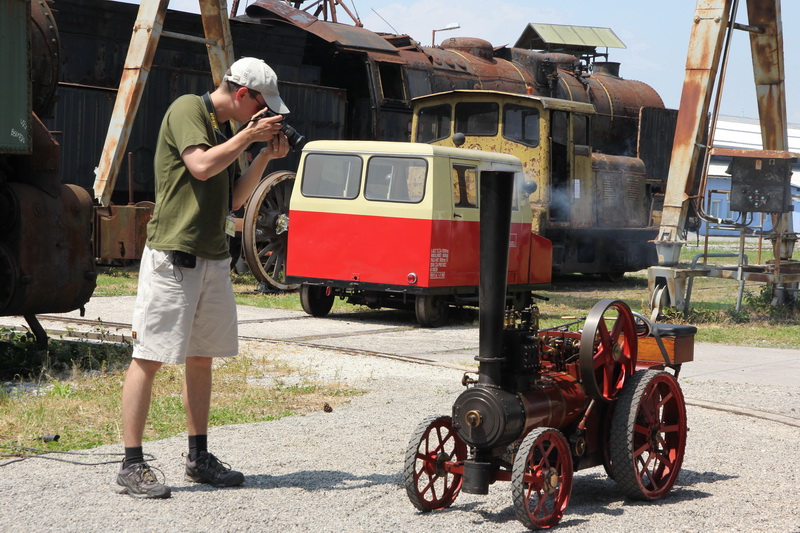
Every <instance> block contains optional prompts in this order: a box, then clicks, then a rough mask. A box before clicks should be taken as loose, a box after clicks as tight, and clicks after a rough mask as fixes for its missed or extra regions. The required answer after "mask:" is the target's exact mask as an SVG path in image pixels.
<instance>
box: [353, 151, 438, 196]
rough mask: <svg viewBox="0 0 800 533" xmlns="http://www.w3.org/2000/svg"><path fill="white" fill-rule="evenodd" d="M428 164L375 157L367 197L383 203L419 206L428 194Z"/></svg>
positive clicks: (408, 158) (421, 160) (367, 182)
mask: <svg viewBox="0 0 800 533" xmlns="http://www.w3.org/2000/svg"><path fill="white" fill-rule="evenodd" d="M427 173H428V163H427V161H425V160H424V159H418V158H411V157H378V156H376V157H372V158H370V160H369V162H368V163H367V180H366V184H365V186H364V196H365V197H366V199H367V200H375V201H382V202H404V203H417V202H419V201H421V200H422V197H423V195H424V193H425V175H426V174H427Z"/></svg>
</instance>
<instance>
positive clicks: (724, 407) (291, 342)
mask: <svg viewBox="0 0 800 533" xmlns="http://www.w3.org/2000/svg"><path fill="white" fill-rule="evenodd" d="M38 318H40V319H42V320H46V321H50V322H64V323H67V324H82V325H95V326H108V327H116V328H128V329H129V328H130V327H131V325H130V324H126V323H124V322H105V321H103V320H97V319H87V318H72V317H61V316H54V315H38ZM299 318H307V317H302V316H301V317H276V318H265V319H251V320H244V321H241V322H240V323H248V324H252V323H258V322H277V321H281V320H297V319H299ZM7 329H9V330H12V331H25V328H20V327H10V328H7ZM45 329H46V330H47V333H48V335H50V336H51V337H60V338H63V337H70V338H76V339H95V340H100V341H106V342H108V341H111V342H119V343H129V342H130V340H131V339H130V337H129V336H126V335H120V334H114V333H106V332H91V331H77V330H74V329H54V328H50V327H48V328H45ZM408 329H410V328H409V326H398V327H396V328H381V329H378V330H371V331H358V332H353V333H349V334H347V333H337V334H333V335H329V336H327V337H329V338H342V337H348V336H356V335H371V334H377V333H386V332H387V331H395V330H396V331H403V330H408ZM321 337H323V336H322V335H314V336H309V337H295V338H288V339H265V338H263V337H253V336H248V335H239V338H240V339H241V340H244V341H251V342H265V343H270V344H283V345H288V346H302V347H304V348H313V349H317V350H328V351H334V352H339V353H342V354H347V355H362V356H368V357H378V358H381V359H389V360H392V361H398V362H401V363H412V364H418V365H427V366H436V367H441V368H449V369H452V370H458V371H462V372H463V371H469V370H470V369H472V368H473V367H472V366H471V365H469V364H466V363H464V364H458V363H447V362H443V361H436V360H434V359H428V358H425V357H422V356H417V355H401V354H393V353H389V352H379V351H375V350H364V349H361V348H347V347H343V346H332V345H330V344H322V343H317V342H309V340H308V339H313V338H321ZM686 405H691V406H693V407H699V408H701V409H712V410H715V411H722V412H726V413H731V414H735V415H740V416H747V417H750V418H759V419H762V420H769V421H771V422H777V423H779V424H784V425H788V426H793V427H800V418H795V417H791V416H786V415H781V414H778V413H770V412H767V411H759V410H756V409H750V408H746V407H740V406H736V405H729V404H724V403H720V402H707V401H704V400H690V399H686Z"/></svg>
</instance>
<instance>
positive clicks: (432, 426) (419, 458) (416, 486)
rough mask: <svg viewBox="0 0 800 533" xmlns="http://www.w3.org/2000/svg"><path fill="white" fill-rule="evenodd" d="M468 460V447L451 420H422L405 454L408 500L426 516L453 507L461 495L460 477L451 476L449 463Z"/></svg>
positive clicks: (438, 418) (441, 418)
mask: <svg viewBox="0 0 800 533" xmlns="http://www.w3.org/2000/svg"><path fill="white" fill-rule="evenodd" d="M466 458H467V445H466V444H464V441H462V440H461V438H460V437H459V436H458V435H457V434H456V432H455V431H454V430H453V422H452V419H451V418H450V417H449V416H432V417H429V418H426V419H425V420H423V421H422V422H421V423H420V424H419V426H417V429H416V430H415V431H414V434H413V435H412V436H411V440H410V441H409V442H408V448H407V450H406V457H405V468H404V470H403V481H404V483H405V486H406V493H407V494H408V499H409V500H411V503H412V504H414V507H416V508H417V509H419V510H420V511H423V512H428V511H433V510H436V509H445V508H447V507H450V505H452V503H453V502H454V501H455V499H456V497H457V496H458V493H459V492H460V491H461V482H462V476H461V474H455V473H452V472H449V471H448V470H447V469H446V463H456V462H461V461H464V459H466Z"/></svg>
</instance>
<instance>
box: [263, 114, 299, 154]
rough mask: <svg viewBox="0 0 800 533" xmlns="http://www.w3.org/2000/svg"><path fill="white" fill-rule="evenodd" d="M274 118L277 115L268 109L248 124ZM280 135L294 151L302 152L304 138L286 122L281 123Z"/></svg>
mask: <svg viewBox="0 0 800 533" xmlns="http://www.w3.org/2000/svg"><path fill="white" fill-rule="evenodd" d="M274 116H277V113H275V112H273V111H271V110H269V109H265V110H264V111H262V112H261V113H259V114H258V115H256V117H255V118H254V119H252V120H251V121H250V122H253V121H256V120H258V119H260V118H267V117H274ZM281 133H283V134H284V135H286V139H287V140H288V141H289V146H290V147H291V148H292V150H294V151H300V150H302V149H303V146H305V144H306V138H305V136H304V135H301V134H300V133H298V132H297V130H296V129H294V128H293V127H291V126H290V125H288V124H287V123H286V122H281Z"/></svg>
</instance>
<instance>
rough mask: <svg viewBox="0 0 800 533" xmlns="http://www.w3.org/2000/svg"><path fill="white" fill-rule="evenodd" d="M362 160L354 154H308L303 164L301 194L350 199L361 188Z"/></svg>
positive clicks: (356, 194)
mask: <svg viewBox="0 0 800 533" xmlns="http://www.w3.org/2000/svg"><path fill="white" fill-rule="evenodd" d="M362 165H363V163H362V161H361V158H360V157H359V156H356V155H338V154H309V155H307V156H306V159H305V162H304V165H303V184H302V188H301V192H302V193H303V196H311V197H317V198H342V199H348V200H352V199H353V198H355V197H356V196H358V191H359V189H360V188H361V168H362Z"/></svg>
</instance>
